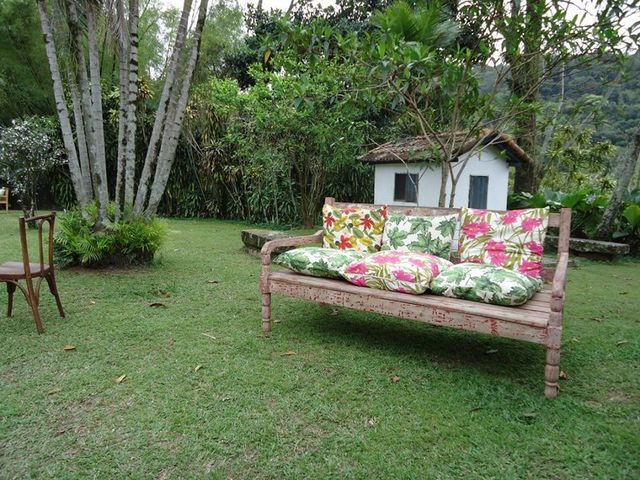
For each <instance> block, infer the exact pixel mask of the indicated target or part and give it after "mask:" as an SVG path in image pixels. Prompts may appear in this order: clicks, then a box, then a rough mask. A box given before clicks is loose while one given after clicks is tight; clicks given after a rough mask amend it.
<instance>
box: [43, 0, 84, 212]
mask: <svg viewBox="0 0 640 480" xmlns="http://www.w3.org/2000/svg"><path fill="white" fill-rule="evenodd" d="M37 4H38V13H39V14H40V26H41V28H42V34H43V36H44V44H45V50H46V53H47V60H48V61H49V70H50V73H51V80H52V82H53V95H54V98H55V102H56V109H57V111H58V119H59V120H60V129H61V131H62V140H63V143H64V147H65V150H66V152H67V157H68V160H69V172H70V174H71V180H72V183H73V188H74V191H75V194H76V198H77V199H78V202H79V203H80V205H81V206H82V207H86V206H87V205H88V204H89V202H90V197H89V195H88V192H87V191H86V190H85V188H84V184H83V181H82V172H81V170H80V164H79V162H78V153H77V151H76V145H75V143H74V139H73V130H72V129H71V121H70V120H69V111H68V110H67V104H66V102H65V96H64V90H63V86H62V78H61V77H60V67H59V65H58V58H57V56H56V48H55V43H54V39H53V29H52V28H51V18H49V13H48V12H47V7H46V5H45V0H37Z"/></svg>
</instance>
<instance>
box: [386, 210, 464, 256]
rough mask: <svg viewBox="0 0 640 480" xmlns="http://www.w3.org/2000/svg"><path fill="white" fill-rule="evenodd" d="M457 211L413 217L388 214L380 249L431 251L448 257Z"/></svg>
mask: <svg viewBox="0 0 640 480" xmlns="http://www.w3.org/2000/svg"><path fill="white" fill-rule="evenodd" d="M457 225H458V215H457V214H454V215H442V216H437V217H414V216H409V215H400V214H390V215H389V218H388V219H387V222H386V224H385V226H384V232H383V233H382V250H402V251H410V252H425V253H432V254H433V255H437V256H438V257H442V258H446V259H449V256H450V254H451V244H452V243H453V236H454V234H455V233H456V227H457Z"/></svg>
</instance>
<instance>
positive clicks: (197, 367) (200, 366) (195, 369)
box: [193, 364, 202, 372]
mask: <svg viewBox="0 0 640 480" xmlns="http://www.w3.org/2000/svg"><path fill="white" fill-rule="evenodd" d="M201 368H202V365H200V364H198V365H196V368H194V369H193V371H194V372H197V371H198V370H200V369H201Z"/></svg>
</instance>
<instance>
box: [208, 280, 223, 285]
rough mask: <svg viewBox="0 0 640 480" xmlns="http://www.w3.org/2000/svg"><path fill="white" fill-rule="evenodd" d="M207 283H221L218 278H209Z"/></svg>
mask: <svg viewBox="0 0 640 480" xmlns="http://www.w3.org/2000/svg"><path fill="white" fill-rule="evenodd" d="M207 283H210V284H212V285H215V284H216V283H220V282H219V281H218V280H207Z"/></svg>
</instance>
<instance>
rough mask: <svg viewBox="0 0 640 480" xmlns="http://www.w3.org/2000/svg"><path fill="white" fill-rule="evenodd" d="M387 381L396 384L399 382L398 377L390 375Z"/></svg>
mask: <svg viewBox="0 0 640 480" xmlns="http://www.w3.org/2000/svg"><path fill="white" fill-rule="evenodd" d="M389 381H390V382H391V383H398V382H399V381H400V377H399V376H397V375H392V376H391V377H389Z"/></svg>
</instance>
